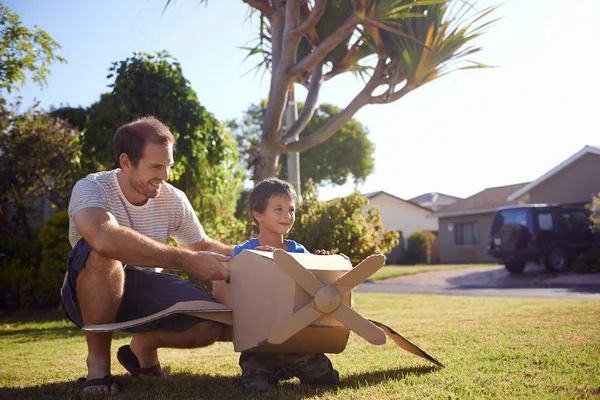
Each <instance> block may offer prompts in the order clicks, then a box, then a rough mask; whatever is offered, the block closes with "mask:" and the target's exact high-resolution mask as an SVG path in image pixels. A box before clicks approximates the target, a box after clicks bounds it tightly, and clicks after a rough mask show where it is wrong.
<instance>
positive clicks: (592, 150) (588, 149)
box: [508, 146, 600, 202]
mask: <svg viewBox="0 0 600 400" xmlns="http://www.w3.org/2000/svg"><path fill="white" fill-rule="evenodd" d="M586 154H596V155H600V147H598V146H585V147H584V148H583V149H581V150H579V151H578V152H577V153H575V154H573V155H572V156H571V157H569V158H568V159H566V160H565V161H563V162H562V163H560V164H558V165H557V166H556V167H554V168H552V169H551V170H550V171H548V172H546V173H545V174H544V175H542V176H540V177H539V178H537V179H536V180H535V181H533V182H530V183H528V184H527V185H525V186H523V187H521V188H519V189H518V190H516V191H515V192H514V193H511V194H510V195H509V196H508V201H511V202H512V201H515V200H517V199H518V198H519V197H521V196H523V195H524V194H525V193H527V192H529V191H531V190H532V189H533V188H535V187H536V186H539V185H541V184H542V183H544V182H546V181H547V180H548V179H550V178H552V177H553V176H554V175H556V174H557V173H559V172H560V171H562V170H564V169H565V168H567V167H568V166H570V165H571V164H573V163H574V162H575V161H577V160H579V159H580V158H581V157H583V156H585V155H586Z"/></svg>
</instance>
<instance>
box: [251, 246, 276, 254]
mask: <svg viewBox="0 0 600 400" xmlns="http://www.w3.org/2000/svg"><path fill="white" fill-rule="evenodd" d="M254 250H258V251H270V252H271V253H272V252H274V251H275V250H277V248H276V247H273V246H269V245H264V246H257V247H255V248H254Z"/></svg>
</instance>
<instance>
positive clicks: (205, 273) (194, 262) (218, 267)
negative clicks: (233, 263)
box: [186, 251, 231, 281]
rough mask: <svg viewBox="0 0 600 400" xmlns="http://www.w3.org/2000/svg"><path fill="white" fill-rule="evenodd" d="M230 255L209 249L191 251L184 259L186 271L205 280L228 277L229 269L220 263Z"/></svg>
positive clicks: (220, 279) (217, 279)
mask: <svg viewBox="0 0 600 400" xmlns="http://www.w3.org/2000/svg"><path fill="white" fill-rule="evenodd" d="M230 258H231V257H229V256H224V255H221V254H217V253H212V252H209V251H197V252H195V253H191V254H190V256H189V257H187V259H186V264H187V268H186V271H187V272H189V273H190V274H192V275H194V276H195V277H197V278H200V279H202V280H205V281H222V280H226V279H229V271H228V270H227V268H225V267H224V266H223V264H222V262H224V261H229V259H230Z"/></svg>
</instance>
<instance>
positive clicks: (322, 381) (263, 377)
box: [240, 352, 340, 391]
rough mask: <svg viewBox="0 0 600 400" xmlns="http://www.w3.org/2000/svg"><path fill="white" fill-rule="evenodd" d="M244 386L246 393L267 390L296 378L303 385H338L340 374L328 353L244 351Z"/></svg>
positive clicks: (241, 364) (242, 360) (242, 381)
mask: <svg viewBox="0 0 600 400" xmlns="http://www.w3.org/2000/svg"><path fill="white" fill-rule="evenodd" d="M240 367H241V368H242V377H241V380H240V382H241V385H242V388H243V389H244V390H251V391H264V390H268V389H270V388H272V387H275V386H276V385H277V383H278V382H279V380H285V379H290V378H292V377H294V376H295V377H297V378H299V379H300V382H302V383H303V384H309V385H316V386H337V385H338V384H339V382H340V378H339V374H338V372H337V371H336V370H334V369H333V366H332V365H331V361H330V360H329V358H327V356H325V354H322V353H318V354H264V353H251V352H242V354H241V356H240Z"/></svg>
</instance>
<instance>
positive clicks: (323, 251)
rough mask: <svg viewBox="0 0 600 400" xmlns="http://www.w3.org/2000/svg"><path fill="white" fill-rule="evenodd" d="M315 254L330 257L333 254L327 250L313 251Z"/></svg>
mask: <svg viewBox="0 0 600 400" xmlns="http://www.w3.org/2000/svg"><path fill="white" fill-rule="evenodd" d="M315 254H316V255H318V256H330V255H332V254H333V252H331V251H329V250H315Z"/></svg>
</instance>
